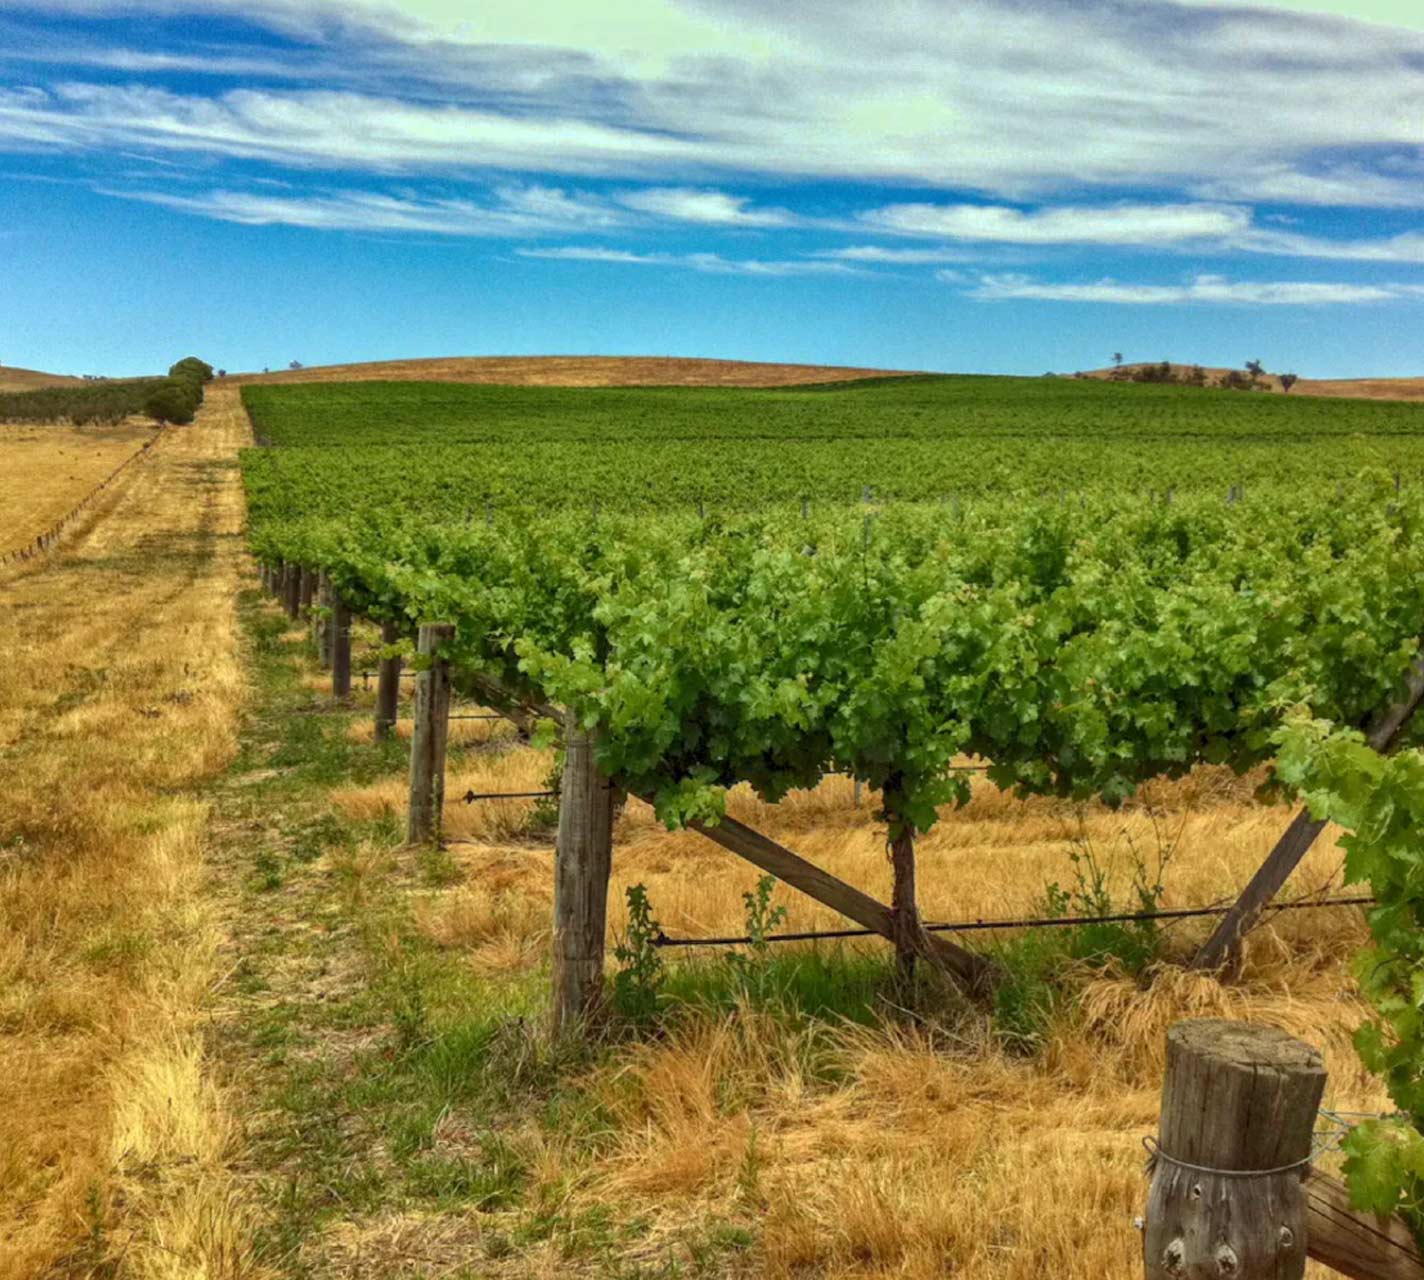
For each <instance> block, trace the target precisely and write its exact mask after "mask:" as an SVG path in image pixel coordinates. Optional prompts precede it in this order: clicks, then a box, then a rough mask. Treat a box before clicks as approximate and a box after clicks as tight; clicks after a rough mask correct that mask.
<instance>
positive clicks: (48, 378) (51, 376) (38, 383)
mask: <svg viewBox="0 0 1424 1280" xmlns="http://www.w3.org/2000/svg"><path fill="white" fill-rule="evenodd" d="M83 381H84V379H83V378H71V377H70V376H69V375H68V374H63V373H42V372H41V371H40V370H38V369H15V368H11V367H10V366H9V365H0V391H38V390H39V389H40V388H41V387H72V386H76V385H77V384H79V383H81V382H83Z"/></svg>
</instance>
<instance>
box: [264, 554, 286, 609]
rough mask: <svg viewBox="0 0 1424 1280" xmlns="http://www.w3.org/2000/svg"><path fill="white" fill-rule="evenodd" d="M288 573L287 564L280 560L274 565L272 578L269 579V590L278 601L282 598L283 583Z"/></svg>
mask: <svg viewBox="0 0 1424 1280" xmlns="http://www.w3.org/2000/svg"><path fill="white" fill-rule="evenodd" d="M286 572H287V562H286V561H285V560H281V559H279V560H277V561H275V562H274V563H273V565H272V573H271V576H270V577H269V578H268V579H267V589H268V590H269V591H270V592H271V593H272V595H273V597H274V598H276V599H278V600H280V599H281V598H282V583H283V581H284V580H285V578H284V575H285V574H286Z"/></svg>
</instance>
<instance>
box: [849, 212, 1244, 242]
mask: <svg viewBox="0 0 1424 1280" xmlns="http://www.w3.org/2000/svg"><path fill="white" fill-rule="evenodd" d="M861 219H862V220H863V221H864V222H866V223H867V224H869V225H870V226H874V227H876V228H878V229H879V230H882V231H891V232H895V233H897V234H900V235H912V236H937V237H944V238H946V239H951V240H970V241H988V242H992V243H997V244H1020V245H1058V244H1080V245H1081V244H1112V245H1151V246H1159V245H1163V244H1175V243H1179V242H1181V241H1199V240H1210V239H1220V238H1222V237H1225V236H1231V235H1234V234H1237V233H1239V232H1241V231H1244V230H1245V229H1246V228H1247V227H1249V226H1250V225H1251V211H1250V210H1249V209H1243V208H1240V207H1239V206H1235V205H1223V204H1112V205H1066V206H1059V207H1050V208H1043V209H1037V210H1034V211H1032V212H1025V211H1023V210H1021V209H1011V208H1006V207H1004V206H1002V205H974V204H955V205H936V204H893V205H887V206H886V207H884V208H882V209H871V210H869V211H868V212H866V213H863V214H862V215H861Z"/></svg>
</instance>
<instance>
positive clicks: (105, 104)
mask: <svg viewBox="0 0 1424 1280" xmlns="http://www.w3.org/2000/svg"><path fill="white" fill-rule="evenodd" d="M51 3H52V4H58V5H59V6H60V7H61V8H69V9H75V10H82V11H95V10H98V11H103V12H111V11H119V10H120V9H122V10H123V11H125V12H128V11H130V10H132V9H134V8H145V7H146V8H150V9H151V8H158V9H162V10H165V11H171V12H179V11H181V12H194V13H196V12H209V11H211V9H213V8H214V7H219V6H221V7H225V8H228V9H230V10H232V11H235V12H240V13H241V14H242V15H243V17H244V19H246V20H248V21H255V22H259V23H266V24H268V25H269V26H272V27H275V28H278V29H280V30H282V31H284V32H286V33H288V34H291V35H294V36H297V37H305V38H310V39H312V40H313V41H314V44H315V46H316V47H317V48H319V50H320V53H321V55H322V66H321V67H320V68H318V69H317V70H316V71H314V75H317V76H319V77H320V76H325V77H328V78H327V79H324V80H319V81H318V83H317V84H316V85H314V86H310V87H306V88H302V89H287V90H278V89H272V88H264V89H257V88H252V89H245V90H239V91H235V92H231V93H224V94H218V95H216V96H213V95H209V94H204V93H200V92H196V91H190V92H187V93H184V94H163V93H161V92H159V91H156V90H153V89H149V88H146V87H143V86H138V87H135V86H123V85H114V84H90V85H79V84H69V85H66V86H60V87H59V88H58V89H57V90H56V91H55V92H54V93H53V94H51V95H46V97H45V99H44V100H38V99H36V98H34V97H33V96H31V97H25V96H23V95H20V96H17V95H14V94H9V95H6V97H5V99H4V100H3V102H0V136H4V137H7V138H9V139H10V140H11V142H12V144H13V145H16V146H24V145H46V146H60V147H64V148H68V149H79V148H85V149H94V150H105V149H112V148H114V147H116V146H123V147H133V146H144V147H151V148H155V149H160V150H168V151H173V150H189V151H195V152H200V153H204V154H207V155H210V156H219V157H221V156H237V157H245V158H250V159H260V160H266V161H269V162H271V163H274V164H282V165H286V166H289V167H330V168H336V169H346V168H352V167H357V168H365V169H368V170H371V171H375V172H389V171H403V172H413V173H420V172H431V171H437V170H438V171H441V172H453V171H462V170H464V171H468V170H475V169H481V168H485V169H489V168H493V169H497V170H505V171H508V170H513V171H523V172H530V173H534V172H543V173H573V174H579V173H588V174H606V175H609V176H615V177H620V178H628V177H635V178H642V179H647V180H654V181H658V182H662V183H666V184H669V185H673V186H681V185H683V184H699V185H707V184H711V183H716V184H718V185H720V184H721V183H722V182H724V181H725V176H726V175H728V174H732V173H754V174H774V175H778V176H798V175H799V176H802V177H810V178H829V179H852V180H860V181H885V182H897V183H902V184H909V185H924V186H931V187H939V188H941V189H950V190H960V191H980V192H989V193H994V194H995V195H997V196H998V197H1000V198H1007V199H1012V200H1016V201H1021V200H1023V199H1025V198H1041V197H1043V196H1044V195H1046V194H1049V193H1053V192H1058V191H1073V192H1075V193H1077V192H1081V191H1083V190H1084V189H1087V190H1090V191H1091V190H1096V191H1097V192H1099V193H1101V192H1104V191H1108V192H1111V191H1113V190H1119V189H1120V190H1126V189H1129V188H1130V189H1134V190H1142V189H1144V188H1152V189H1198V188H1201V187H1202V186H1203V185H1204V184H1206V185H1209V186H1212V187H1214V188H1215V189H1219V190H1221V191H1223V192H1231V191H1238V190H1239V191H1247V190H1249V189H1250V188H1251V184H1252V183H1253V182H1257V181H1259V180H1261V176H1262V175H1269V176H1270V178H1271V181H1272V182H1274V183H1276V184H1277V186H1278V187H1279V188H1280V189H1287V188H1289V187H1291V186H1292V184H1294V187H1295V188H1296V189H1297V190H1298V191H1299V192H1301V193H1302V195H1301V198H1306V197H1307V196H1309V194H1310V192H1311V191H1312V190H1313V191H1314V192H1315V198H1320V199H1327V198H1328V199H1330V200H1340V199H1342V198H1345V197H1347V196H1348V191H1347V190H1346V189H1344V188H1342V187H1341V185H1340V184H1339V183H1338V182H1332V181H1331V180H1330V179H1329V171H1328V166H1327V167H1326V168H1324V169H1323V168H1322V165H1323V164H1324V162H1325V158H1329V157H1334V158H1335V159H1336V160H1337V161H1338V158H1339V157H1340V156H1342V155H1353V156H1355V157H1356V158H1355V160H1353V161H1352V162H1351V163H1354V164H1357V165H1358V167H1359V168H1361V169H1363V170H1365V172H1366V174H1367V175H1368V176H1370V177H1371V178H1372V179H1373V182H1374V185H1373V186H1371V185H1370V183H1361V184H1360V186H1361V188H1362V190H1366V191H1368V192H1370V193H1372V199H1373V200H1376V201H1377V200H1378V199H1380V198H1381V196H1380V192H1381V191H1382V190H1383V191H1386V192H1388V191H1396V193H1397V194H1402V193H1398V192H1397V187H1398V183H1399V182H1402V181H1406V180H1407V178H1401V177H1400V176H1399V175H1398V174H1397V173H1394V172H1393V167H1394V166H1395V165H1396V164H1397V163H1398V162H1399V161H1400V159H1401V158H1405V159H1407V158H1410V157H1413V156H1414V155H1416V154H1417V152H1418V150H1419V148H1420V147H1421V146H1424V35H1421V34H1419V33H1416V32H1410V31H1405V30H1402V29H1391V28H1385V27H1378V26H1371V25H1369V24H1366V23H1359V22H1351V21H1347V20H1345V19H1344V18H1341V17H1332V16H1328V15H1327V16H1302V15H1299V14H1293V13H1288V12H1283V11H1270V10H1251V9H1246V8H1229V7H1222V8H1217V7H1202V6H1195V7H1191V6H1189V7H1183V6H1181V5H1176V4H1169V3H1165V2H1148V0H1083V2H1082V3H1074V4H1066V3H1061V4H1053V5H1044V4H1035V5H1026V4H1022V3H1019V2H1016V0H959V2H957V3H955V4H954V5H952V6H951V5H947V4H946V5H937V6H932V5H927V4H926V3H925V2H924V0H882V3H880V4H877V5H874V6H868V5H865V4H864V3H862V2H861V0H824V2H823V3H821V4H817V5H814V6H813V5H807V4H781V5H767V4H765V3H762V2H761V0H695V2H694V0H684V2H682V3H674V2H672V0H664V2H663V3H655V2H653V0H645V2H641V3H640V2H638V0H618V3H610V4H608V5H597V6H591V5H588V4H587V3H584V0H564V2H563V3H548V4H529V3H527V0H520V2H519V3H516V2H515V0H490V2H489V3H483V4H481V5H479V6H477V7H474V8H472V7H470V6H469V5H467V4H461V3H456V0H342V3H341V4H340V5H337V4H336V3H334V2H330V3H328V2H327V0H310V2H306V3H299V2H298V0H243V3H242V5H241V6H239V5H238V4H237V2H236V0H203V2H202V3H200V0H149V2H148V3H147V4H144V3H143V0H136V2H135V3H134V4H130V3H127V2H125V3H123V4H120V3H119V0H114V2H113V3H112V4H109V3H106V0H71V2H70V3H67V4H66V3H65V0H51ZM1341 7H1343V5H1342V6H1341ZM333 62H341V63H342V64H343V67H342V70H341V72H340V74H339V77H336V73H333V72H332V71H331V69H330V64H331V63H333ZM397 68H399V69H400V71H401V73H402V74H401V75H400V76H399V77H398V78H393V77H394V76H395V72H396V69H397ZM367 73H368V75H367V80H362V75H363V74H367ZM368 81H369V83H371V84H379V85H380V86H381V91H379V92H376V91H371V90H369V89H361V90H358V89H347V90H346V91H343V92H336V91H334V90H333V89H332V88H331V87H330V86H331V85H332V84H333V83H340V84H344V85H351V84H362V85H365V84H366V83H368ZM395 83H399V85H400V88H399V90H398V91H397V90H396V89H392V88H390V87H389V86H391V85H392V84H395ZM1391 182H1392V183H1393V184H1394V185H1393V186H1391V185H1390V184H1391ZM1381 184H1383V185H1381ZM1232 198H1234V197H1232ZM1364 202H1365V203H1370V202H1371V201H1368V200H1367V201H1364Z"/></svg>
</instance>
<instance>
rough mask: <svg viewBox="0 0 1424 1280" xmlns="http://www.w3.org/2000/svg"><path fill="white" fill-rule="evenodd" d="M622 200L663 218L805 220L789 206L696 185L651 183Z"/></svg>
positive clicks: (727, 223)
mask: <svg viewBox="0 0 1424 1280" xmlns="http://www.w3.org/2000/svg"><path fill="white" fill-rule="evenodd" d="M619 201H620V203H622V204H625V205H627V207H628V208H630V209H638V210H640V211H641V212H643V213H651V214H654V215H656V216H657V217H659V218H671V219H673V220H674V221H677V222H694V223H698V224H699V225H701V226H707V227H792V226H796V225H797V224H798V223H799V222H801V221H802V220H801V219H800V218H798V217H797V215H796V214H794V213H792V212H791V211H790V210H789V209H763V208H756V207H753V206H752V203H751V201H750V200H749V199H748V198H747V197H746V196H736V195H729V194H728V193H727V192H725V191H709V190H700V189H697V188H693V187H650V188H648V189H646V190H643V191H629V192H625V193H624V194H623V195H621V196H619Z"/></svg>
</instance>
